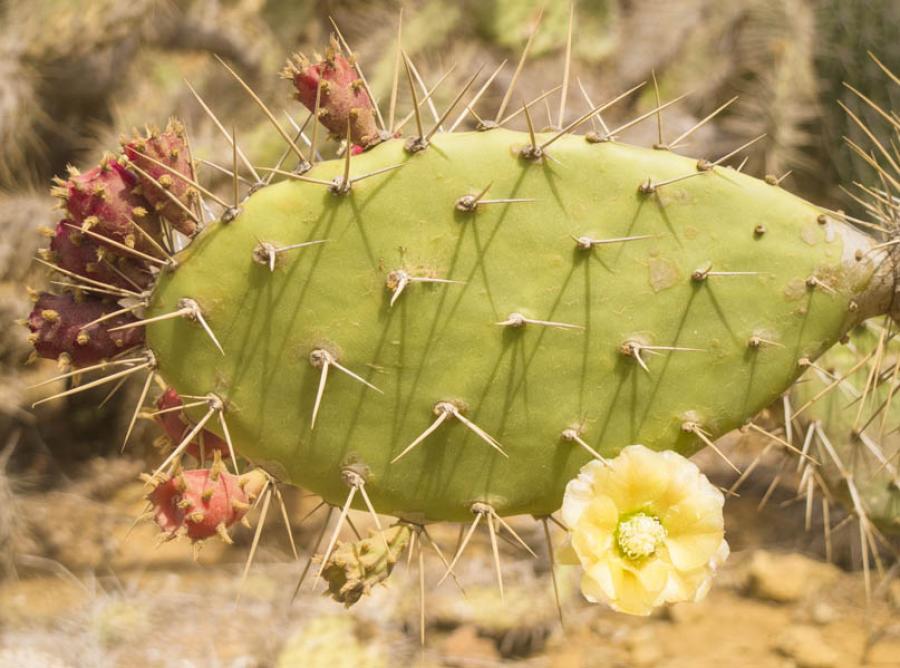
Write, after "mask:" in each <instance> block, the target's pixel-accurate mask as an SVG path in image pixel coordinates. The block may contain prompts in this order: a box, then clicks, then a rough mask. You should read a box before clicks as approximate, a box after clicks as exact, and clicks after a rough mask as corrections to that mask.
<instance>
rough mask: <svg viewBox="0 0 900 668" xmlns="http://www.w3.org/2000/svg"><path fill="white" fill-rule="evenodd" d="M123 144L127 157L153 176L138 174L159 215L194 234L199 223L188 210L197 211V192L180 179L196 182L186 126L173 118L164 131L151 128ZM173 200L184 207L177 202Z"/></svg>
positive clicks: (186, 231)
mask: <svg viewBox="0 0 900 668" xmlns="http://www.w3.org/2000/svg"><path fill="white" fill-rule="evenodd" d="M121 143H122V149H123V150H124V151H125V155H126V157H127V158H128V159H129V160H130V161H131V162H132V163H133V164H134V165H137V167H139V168H140V169H141V171H143V172H145V173H146V174H147V175H148V176H149V177H150V178H148V176H145V175H144V174H141V173H140V172H138V174H137V179H138V182H139V183H140V185H141V192H142V193H143V195H144V197H145V198H146V200H147V201H148V202H149V203H150V205H151V206H152V207H153V209H154V210H155V211H156V213H157V214H159V215H160V216H162V217H163V218H165V219H166V220H167V221H169V223H170V224H171V225H172V227H174V228H175V229H176V230H178V231H179V232H181V233H183V234H187V235H191V234H193V233H194V230H195V229H196V224H195V223H194V220H193V219H192V218H191V216H190V215H189V214H188V213H187V211H185V208H187V209H189V210H193V206H194V205H195V203H196V201H197V191H196V190H195V189H194V187H193V186H191V185H190V183H188V182H187V181H185V180H184V179H183V178H180V177H179V176H178V175H179V174H180V175H182V176H185V177H187V178H188V179H190V180H192V181H193V180H195V179H196V175H195V172H194V165H193V163H192V162H191V154H190V150H189V149H188V143H187V137H186V135H185V133H184V126H183V125H182V124H181V123H180V122H179V121H177V120H175V119H174V118H173V119H170V120H169V123H168V125H166V129H165V130H163V131H162V132H160V131H159V130H158V129H148V131H147V133H146V135H144V136H143V137H141V136H136V137H133V138H132V139H128V140H126V139H123V140H122V142H121ZM147 156H149V158H148V157H147ZM151 158H152V159H151ZM154 161H156V162H154ZM158 163H162V164H164V165H166V166H167V167H169V169H165V168H164V167H161V166H160V165H159V164H158ZM173 172H174V173H173ZM164 191H165V192H164ZM173 198H174V199H177V200H178V201H179V202H181V204H182V205H183V206H179V205H178V204H176V203H175V202H173V201H172V200H173Z"/></svg>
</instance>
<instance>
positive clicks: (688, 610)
mask: <svg viewBox="0 0 900 668" xmlns="http://www.w3.org/2000/svg"><path fill="white" fill-rule="evenodd" d="M705 610H706V606H705V605H704V604H703V602H699V603H694V602H687V603H675V604H673V605H670V606H668V607H667V608H666V617H667V618H668V619H669V621H671V622H674V623H675V624H690V623H691V622H694V621H696V620H698V619H700V618H701V617H703V615H704V612H705Z"/></svg>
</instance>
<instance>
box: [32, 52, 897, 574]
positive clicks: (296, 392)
mask: <svg viewBox="0 0 900 668" xmlns="http://www.w3.org/2000/svg"><path fill="white" fill-rule="evenodd" d="M404 61H405V63H404V64H405V67H406V70H407V71H406V74H407V77H408V79H409V82H410V84H412V75H411V74H410V63H409V61H408V59H406V58H405V56H404ZM399 62H400V59H399V57H398V63H399ZM400 69H402V68H400ZM398 71H399V70H398ZM235 76H237V75H235ZM284 76H285V77H287V78H289V79H290V80H291V81H292V82H293V84H294V86H295V88H296V94H297V97H298V99H299V100H300V101H301V102H302V103H303V104H305V105H306V106H307V107H309V108H310V111H312V112H313V113H314V114H315V116H316V118H317V119H318V120H319V121H321V123H322V124H323V125H324V126H325V128H327V129H328V130H329V131H330V132H331V133H332V134H333V135H336V136H337V137H339V138H343V139H345V140H346V142H347V144H346V145H345V147H344V154H343V156H342V157H339V158H337V159H334V160H326V161H319V162H317V163H315V164H310V159H308V158H307V156H306V155H304V154H303V153H302V152H301V151H300V149H299V147H298V146H297V144H296V143H295V142H294V141H293V140H291V138H290V136H289V135H287V134H286V132H285V130H284V129H283V128H281V127H279V128H278V129H279V132H281V134H282V135H283V136H284V137H285V138H286V140H287V141H288V143H289V144H290V148H291V151H292V152H293V153H294V154H296V155H295V156H294V158H295V159H297V162H298V167H297V169H294V170H293V171H290V166H286V167H285V168H284V169H281V168H280V167H281V164H280V163H279V167H277V168H274V169H268V170H267V171H266V172H264V173H265V174H267V175H275V176H276V178H275V179H273V180H272V181H273V182H272V183H269V182H268V181H267V182H266V183H265V184H263V183H258V184H257V186H256V187H254V188H252V189H251V190H250V191H249V192H248V193H247V194H246V195H245V196H243V197H240V196H239V193H238V182H237V180H235V199H234V201H232V202H228V201H224V200H222V199H220V198H218V197H217V196H216V195H215V194H213V193H209V192H208V191H206V190H204V189H203V188H202V186H200V184H198V183H197V182H196V174H195V171H194V168H193V164H192V161H191V158H190V152H189V149H188V144H187V140H186V138H185V136H184V133H183V131H182V129H181V126H180V125H179V124H178V123H172V124H170V125H169V127H168V128H167V129H166V130H165V131H163V132H150V133H149V134H148V135H147V136H145V137H139V138H136V139H133V140H128V141H126V142H124V144H123V150H124V153H123V154H122V155H121V156H120V157H110V158H108V159H106V160H105V161H104V163H103V164H102V165H100V166H99V167H97V168H95V169H93V170H91V171H89V172H86V173H84V174H78V173H77V172H73V173H72V175H71V176H70V178H69V179H68V180H67V181H60V183H59V190H58V192H59V194H60V196H61V197H63V199H64V208H65V209H66V211H65V220H64V221H63V223H61V224H60V227H59V228H58V230H57V231H56V232H55V233H54V240H53V245H52V247H51V250H50V251H48V254H47V256H46V260H47V262H48V263H51V264H53V265H54V267H56V268H57V269H58V270H59V271H62V272H67V273H66V276H67V277H70V280H71V285H70V286H69V287H68V288H67V290H68V291H69V292H68V293H67V294H66V295H64V296H61V297H54V296H53V295H42V296H41V297H40V298H39V299H38V301H37V305H36V307H35V311H34V312H33V313H32V315H31V317H30V318H29V321H28V324H29V326H30V328H31V329H32V331H33V337H34V341H35V346H36V349H37V352H38V354H40V355H43V356H45V357H53V358H60V357H61V356H66V358H65V361H66V362H67V363H69V364H72V365H74V366H75V367H84V366H85V365H88V364H97V363H100V364H101V365H102V364H103V363H104V362H103V360H106V363H108V364H112V365H117V364H118V365H121V366H120V367H114V368H119V369H120V370H119V371H117V372H116V373H118V374H119V375H120V376H123V377H124V376H127V375H128V374H129V373H132V372H134V373H136V372H137V371H144V370H146V373H147V381H146V384H145V387H144V394H143V396H142V401H143V400H144V399H145V398H146V397H147V392H148V388H149V386H150V385H151V383H150V379H151V377H152V378H157V379H161V380H162V381H164V383H165V385H166V386H167V387H168V388H170V389H169V390H168V391H167V393H166V394H165V395H163V397H161V398H159V400H158V401H157V415H158V417H157V419H158V420H159V421H160V423H161V424H162V426H163V427H164V428H165V430H166V432H167V434H168V435H169V438H170V440H172V442H173V444H176V445H177V447H176V450H175V451H174V452H173V453H172V455H170V457H169V458H168V459H167V460H166V462H164V464H163V467H166V466H168V467H169V469H170V470H168V471H163V473H164V475H163V480H164V481H163V482H162V483H160V484H159V486H157V487H156V489H155V491H154V493H153V494H152V495H151V501H153V502H154V503H155V504H156V506H157V514H156V517H157V521H158V522H159V523H160V525H161V526H162V527H163V528H164V529H166V531H169V532H171V531H175V530H177V529H183V528H185V527H186V530H187V533H188V535H189V536H190V537H191V538H194V539H199V538H204V537H206V536H208V535H212V534H214V533H222V531H223V530H224V529H227V527H228V526H230V525H231V524H233V523H234V522H235V521H237V520H238V519H240V517H241V516H242V515H243V512H244V511H245V510H246V504H247V503H248V502H249V501H250V500H251V497H253V496H254V495H256V494H258V493H259V490H258V489H257V488H261V487H260V486H261V485H262V484H263V483H262V480H263V479H262V478H258V479H257V478H254V479H253V480H254V482H253V484H254V486H255V487H254V492H253V494H250V493H249V492H248V491H247V490H248V489H249V488H246V486H245V484H244V482H242V481H244V480H246V478H239V477H238V474H237V465H238V461H236V460H235V458H233V457H229V454H230V453H231V454H234V453H236V454H237V455H238V457H237V458H236V459H237V460H240V461H242V462H245V465H246V463H249V464H250V465H252V466H255V467H258V469H262V470H264V471H265V472H266V477H265V480H277V481H281V482H284V483H288V484H293V485H298V486H302V487H304V488H306V489H309V490H311V491H313V492H315V493H316V494H319V495H321V497H322V498H323V499H324V500H325V501H326V502H327V503H328V504H330V505H332V506H335V507H343V509H344V514H346V511H347V509H348V508H350V507H356V508H360V509H366V508H368V509H369V510H370V511H372V512H378V513H382V514H385V515H393V516H395V517H398V518H400V519H401V520H404V521H405V522H406V523H407V525H412V526H421V525H424V524H427V523H428V522H435V521H470V520H472V518H473V514H474V516H475V518H476V524H477V522H478V521H479V520H480V519H482V518H483V519H484V520H485V522H486V523H487V525H488V526H489V527H490V528H491V530H492V536H493V527H494V524H493V522H495V521H496V522H501V523H502V522H503V520H502V518H503V517H506V516H509V515H517V514H531V515H534V516H536V517H546V516H548V515H550V514H551V513H553V512H554V511H556V510H557V509H558V508H559V507H560V504H561V502H562V497H563V492H564V489H565V488H566V485H567V483H568V482H569V481H570V480H572V479H573V478H574V477H575V476H576V475H577V473H578V471H579V469H581V468H582V467H583V466H584V465H585V464H586V463H587V462H588V461H590V460H591V459H594V458H599V459H601V460H602V459H605V458H611V457H614V456H615V455H616V454H617V453H618V452H619V451H620V450H622V449H623V448H625V447H626V446H628V445H629V444H634V443H640V444H643V445H645V446H646V447H647V448H649V449H651V450H657V451H662V450H672V451H675V452H677V453H679V454H681V455H685V456H689V455H691V454H692V453H694V452H696V451H697V450H698V449H700V448H702V447H703V446H704V445H709V444H711V443H712V442H713V441H714V440H715V439H716V438H717V437H718V436H720V435H722V434H724V433H725V432H727V431H729V430H731V429H734V428H736V427H740V426H742V425H744V424H745V423H747V422H748V421H749V420H751V419H752V418H753V417H754V416H756V415H757V413H758V412H759V411H761V410H762V409H764V408H765V407H767V406H769V405H770V404H771V403H772V402H773V401H774V400H775V399H777V398H778V397H780V396H781V395H782V393H784V392H785V390H786V389H788V388H789V387H790V386H791V384H792V383H793V382H794V381H795V380H796V379H797V377H798V376H799V375H800V374H801V373H802V372H803V371H804V370H805V369H806V368H807V366H808V363H809V361H810V360H815V359H816V358H817V357H819V356H820V355H821V354H822V353H824V352H825V351H827V350H828V349H829V348H830V347H831V346H832V345H833V344H835V343H836V342H837V341H838V340H839V339H840V338H841V337H842V336H844V335H845V333H846V332H848V331H849V330H850V329H851V328H853V327H854V326H856V325H858V324H859V323H861V322H862V321H864V320H865V319H866V318H869V317H872V316H875V315H881V314H887V313H889V312H890V310H891V307H892V301H893V296H894V276H893V270H892V268H891V267H892V262H890V258H889V257H888V252H889V251H888V250H887V249H885V248H884V247H883V245H882V246H878V247H876V245H877V243H878V242H877V240H875V239H873V238H870V237H869V236H868V235H867V234H865V233H863V232H861V231H860V230H859V229H858V228H857V227H854V226H852V225H851V224H850V223H848V222H847V221H846V220H845V219H844V218H843V217H842V216H840V215H838V214H832V213H829V212H827V211H824V210H822V209H820V208H818V207H816V206H814V205H813V204H810V203H808V202H806V201H804V200H802V199H800V198H799V197H796V196H794V195H792V194H790V193H789V192H787V191H785V190H784V189H782V188H781V187H780V185H779V183H778V180H777V179H773V178H769V179H767V180H760V179H756V178H753V177H751V176H748V175H746V174H744V173H742V172H741V171H740V169H734V168H732V167H728V166H725V165H724V160H725V159H724V158H723V159H721V160H716V161H711V160H707V159H701V160H699V161H698V160H697V159H692V158H687V157H684V156H682V155H678V154H676V153H675V152H673V151H672V150H669V149H668V148H667V147H666V146H663V145H660V146H656V147H654V148H653V149H649V148H639V147H635V146H629V145H626V144H623V143H620V142H618V141H616V140H615V137H614V136H609V135H604V136H601V135H599V134H598V133H597V132H588V133H587V134H584V135H581V134H576V132H577V131H579V130H580V129H581V128H582V127H583V126H584V125H585V124H586V123H587V122H588V121H590V120H591V117H592V116H593V115H594V114H595V113H596V112H597V111H598V110H600V109H602V108H605V106H609V105H608V104H607V105H604V106H601V107H595V108H594V109H592V110H591V111H590V112H589V113H588V114H585V115H583V116H581V117H579V118H578V119H575V120H574V121H572V122H571V123H569V124H568V125H565V126H564V127H562V129H561V130H553V131H546V132H536V131H535V130H534V129H533V128H532V122H531V117H530V113H529V109H528V106H524V107H523V108H522V109H520V110H519V112H517V113H520V114H521V118H524V119H525V120H526V121H527V123H528V128H529V131H528V132H516V131H511V130H509V129H506V128H504V127H500V126H502V125H503V124H504V121H503V120H502V119H501V116H502V113H498V116H497V120H496V121H493V122H490V121H481V122H480V123H479V130H478V131H467V132H449V131H448V132H439V131H438V130H439V128H440V127H441V125H442V124H446V125H448V126H449V125H450V121H448V120H447V119H448V113H449V112H450V111H451V110H452V109H453V107H454V106H455V107H456V111H457V112H459V111H460V106H461V105H460V104H459V103H460V100H461V99H464V95H465V94H466V93H467V92H468V88H469V86H470V85H471V84H472V82H473V81H474V80H475V77H473V78H472V79H471V80H470V81H469V84H467V86H466V88H464V89H463V91H462V92H461V93H460V94H459V95H458V96H457V97H456V99H455V100H454V101H453V103H452V104H451V105H450V106H451V109H449V110H448V113H446V114H444V116H443V118H442V119H441V121H439V122H438V123H436V124H435V126H434V127H433V128H431V129H430V130H429V129H428V128H426V127H423V122H422V119H421V118H420V117H419V115H418V114H415V124H414V127H415V129H414V130H409V129H407V135H408V136H406V137H403V136H400V133H399V132H398V131H397V127H396V126H395V127H387V126H386V125H385V123H384V121H383V120H382V118H381V115H380V114H379V113H378V110H377V109H376V108H375V107H374V106H373V105H372V103H371V101H370V100H371V96H370V94H369V92H368V87H367V85H366V83H365V79H364V78H363V77H362V75H361V74H360V72H359V71H358V69H357V66H356V64H355V62H354V61H353V59H352V58H346V57H344V56H343V55H341V53H340V49H339V48H338V46H337V43H332V46H331V47H330V48H329V51H328V53H327V54H326V56H325V57H324V58H322V59H320V60H319V61H318V62H312V61H310V60H309V59H307V58H304V57H302V56H297V57H294V58H293V59H292V60H291V62H290V64H289V65H288V67H287V69H286V70H285V72H284ZM239 82H240V83H241V85H243V86H244V87H245V88H246V84H244V83H243V82H242V81H240V80H239ZM248 90H249V89H248ZM482 90H484V89H482ZM479 94H480V93H479ZM251 95H252V93H251ZM469 95H470V96H471V95H472V94H471V93H469ZM411 97H412V100H413V103H414V106H416V108H418V105H419V104H420V101H419V99H418V98H417V97H416V91H415V88H413V89H412V91H411ZM621 97H622V96H620V98H616V100H618V99H621ZM507 100H508V96H507ZM616 100H613V102H615V101H616ZM475 102H476V98H470V99H469V101H468V102H467V104H469V105H470V106H474V104H475ZM504 104H505V103H504ZM609 104H611V103H609ZM661 106H666V105H661ZM501 112H502V109H501ZM267 113H268V114H269V118H270V120H273V122H275V123H276V125H277V121H275V119H274V116H272V115H271V112H267ZM462 113H463V114H465V113H466V112H465V110H463V112H462ZM657 113H659V112H658V110H657ZM391 116H393V113H392V114H391ZM561 116H562V114H561ZM649 116H650V115H647V117H649ZM410 118H412V116H411V117H410ZM457 124H458V123H455V124H453V125H454V127H455V125H457ZM560 125H563V123H562V120H561V122H560ZM409 126H410V127H413V123H412V121H410V123H409ZM675 143H677V142H675ZM237 153H238V152H237V150H235V156H237ZM309 157H310V158H311V157H312V155H310V156H309ZM726 157H728V156H726ZM241 167H242V166H241V165H240V163H238V161H237V157H235V162H234V169H235V170H237V169H239V168H241ZM248 167H249V165H248ZM260 171H262V170H260ZM201 193H202V194H204V195H205V196H206V197H207V198H208V199H210V200H212V201H211V202H209V201H208V202H207V204H208V205H209V206H218V205H221V209H220V211H221V213H220V214H219V219H218V220H214V221H209V220H206V219H205V216H204V214H203V211H204V210H205V209H204V207H202V206H200V205H199V199H200V195H201ZM179 234H180V235H184V236H187V237H191V238H190V243H189V244H187V245H186V246H185V247H184V248H183V249H182V250H177V249H178V248H179V247H180V246H181V245H180V244H173V243H172V239H173V237H174V236H177V235H179ZM886 260H888V261H886ZM69 293H71V294H69ZM73 295H74V296H73ZM140 345H145V346H146V347H145V350H144V352H140V351H139V352H135V351H134V350H132V351H130V352H125V351H127V350H128V349H129V348H136V347H138V346H140ZM123 357H124V358H125V359H124V360H123ZM204 444H205V454H204ZM183 454H192V455H193V456H194V457H195V458H198V459H201V460H202V459H203V458H204V457H206V455H210V456H212V455H213V454H214V455H215V457H216V462H218V463H217V464H215V468H214V469H208V470H207V469H195V470H191V471H183V472H179V470H175V469H173V468H172V467H176V466H177V462H178V458H179V457H180V456H181V455H183ZM220 457H221V458H224V459H225V460H226V461H228V464H229V468H230V467H231V466H232V465H233V466H234V467H235V475H232V474H230V473H226V472H225V468H224V466H223V464H222V463H221V459H220ZM201 463H202V462H201ZM163 467H161V469H162V468H163ZM165 474H167V475H168V477H166V475H165ZM357 492H359V493H357ZM195 497H196V498H195ZM342 517H343V515H342ZM504 526H506V525H504ZM333 546H334V540H332V546H331V547H333ZM330 549H331V548H329V551H330ZM391 563H392V562H391ZM332 565H333V564H332ZM348 577H349V576H348ZM353 577H357V576H353ZM360 577H362V576H360ZM357 579H358V578H357Z"/></svg>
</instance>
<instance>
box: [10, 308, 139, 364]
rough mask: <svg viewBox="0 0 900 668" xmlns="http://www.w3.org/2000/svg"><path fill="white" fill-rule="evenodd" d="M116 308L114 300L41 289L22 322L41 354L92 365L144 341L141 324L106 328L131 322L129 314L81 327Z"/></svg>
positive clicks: (51, 357)
mask: <svg viewBox="0 0 900 668" xmlns="http://www.w3.org/2000/svg"><path fill="white" fill-rule="evenodd" d="M119 308H120V307H119V306H118V305H116V304H115V303H109V302H106V301H103V300H100V299H96V298H90V297H87V298H84V299H81V300H78V299H75V298H74V297H72V295H68V294H66V295H54V294H50V293H49V292H42V293H41V294H40V295H39V296H38V298H37V300H36V302H35V305H34V309H32V311H31V313H30V314H29V316H28V320H27V323H26V324H27V326H28V328H29V329H30V330H31V336H30V340H31V342H32V345H34V349H35V351H37V354H38V355H39V356H41V357H46V358H48V359H59V357H60V355H63V354H65V355H67V356H68V358H69V359H70V360H71V362H72V363H73V364H74V365H75V366H76V367H79V366H87V365H90V364H96V363H98V362H101V361H103V360H105V359H108V358H110V357H112V356H113V355H115V354H117V353H120V352H122V351H123V350H126V349H128V348H133V347H135V346H139V345H142V344H143V343H144V328H143V327H131V328H129V329H124V330H121V331H118V332H110V331H109V329H110V328H113V327H117V326H119V325H124V324H127V323H129V322H133V321H134V320H135V319H134V318H133V317H132V316H131V315H129V314H123V315H118V316H115V317H113V318H110V319H109V320H104V321H103V322H101V323H98V324H96V325H91V326H90V327H84V325H86V324H88V323H90V322H92V321H94V320H96V319H97V318H99V317H101V316H104V315H106V314H108V313H111V312H113V311H116V310H118V309H119Z"/></svg>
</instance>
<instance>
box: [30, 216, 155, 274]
mask: <svg viewBox="0 0 900 668" xmlns="http://www.w3.org/2000/svg"><path fill="white" fill-rule="evenodd" d="M73 225H74V224H73V223H72V222H71V221H69V220H63V221H61V222H60V223H59V224H58V225H57V226H56V231H55V232H54V233H53V238H52V239H51V240H50V252H49V254H48V253H46V252H45V251H40V252H41V254H42V255H43V256H44V259H46V260H47V261H49V262H53V263H55V264H56V265H57V266H58V267H60V268H61V269H65V270H66V271H71V272H72V273H75V274H78V275H79V276H84V277H86V278H90V279H92V280H95V281H100V282H101V283H107V284H109V285H115V286H118V287H121V288H126V289H128V290H134V289H135V288H139V289H142V288H145V287H147V286H148V285H149V284H150V281H151V280H152V279H153V275H152V274H151V273H150V271H149V268H148V267H147V264H146V263H144V262H142V261H139V260H135V259H133V258H131V257H125V256H123V255H120V254H118V253H116V252H114V251H112V250H110V247H109V246H106V245H104V244H102V243H100V242H98V241H96V240H94V238H93V237H90V236H88V235H86V234H83V233H82V232H81V231H80V230H78V229H77V228H74V227H73Z"/></svg>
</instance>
